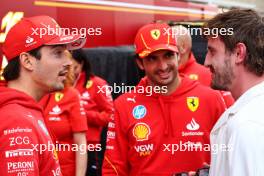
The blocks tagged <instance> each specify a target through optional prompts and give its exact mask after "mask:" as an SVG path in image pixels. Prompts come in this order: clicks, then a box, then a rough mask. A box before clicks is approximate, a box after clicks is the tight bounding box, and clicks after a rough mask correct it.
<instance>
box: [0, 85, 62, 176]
mask: <svg viewBox="0 0 264 176" xmlns="http://www.w3.org/2000/svg"><path fill="white" fill-rule="evenodd" d="M0 97H1V98H0V118H1V123H0V133H1V134H0V144H1V145H0V175H1V176H6V175H8V176H18V175H26V176H36V175H40V176H61V172H60V167H59V162H58V158H57V154H56V152H54V150H52V147H50V149H48V146H52V144H53V143H52V140H51V137H50V135H49V132H48V130H47V128H46V126H45V124H44V119H43V112H42V108H41V107H40V106H39V105H38V104H37V102H36V101H35V100H34V99H33V98H32V97H30V96H28V95H26V94H25V93H23V92H20V91H17V90H15V89H11V88H6V87H0ZM45 147H46V150H45ZM40 149H42V150H41V151H40Z"/></svg>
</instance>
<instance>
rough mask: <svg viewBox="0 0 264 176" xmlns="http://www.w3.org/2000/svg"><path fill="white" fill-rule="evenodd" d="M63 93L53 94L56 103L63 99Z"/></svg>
mask: <svg viewBox="0 0 264 176" xmlns="http://www.w3.org/2000/svg"><path fill="white" fill-rule="evenodd" d="M63 96H64V95H63V93H61V92H56V93H55V101H56V102H59V101H60V100H61V99H62V98H63Z"/></svg>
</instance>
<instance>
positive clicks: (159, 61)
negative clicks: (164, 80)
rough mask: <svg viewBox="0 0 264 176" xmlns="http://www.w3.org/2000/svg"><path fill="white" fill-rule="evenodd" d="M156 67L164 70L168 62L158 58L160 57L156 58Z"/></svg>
mask: <svg viewBox="0 0 264 176" xmlns="http://www.w3.org/2000/svg"><path fill="white" fill-rule="evenodd" d="M158 68H159V69H160V70H166V69H167V68H168V64H167V62H166V61H165V60H164V59H162V58H160V59H159V60H158Z"/></svg>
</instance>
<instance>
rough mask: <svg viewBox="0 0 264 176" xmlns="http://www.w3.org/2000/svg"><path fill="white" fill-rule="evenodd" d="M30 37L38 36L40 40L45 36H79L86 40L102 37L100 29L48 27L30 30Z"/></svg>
mask: <svg viewBox="0 0 264 176" xmlns="http://www.w3.org/2000/svg"><path fill="white" fill-rule="evenodd" d="M31 29H32V33H31V35H38V36H40V38H42V37H43V36H45V35H58V36H68V35H81V36H83V37H84V38H86V36H87V35H89V36H94V35H95V36H98V35H102V28H91V27H90V28H61V27H59V26H58V27H56V28H53V27H51V26H50V25H46V26H45V27H43V28H31Z"/></svg>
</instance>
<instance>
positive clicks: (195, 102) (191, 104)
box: [186, 97, 199, 112]
mask: <svg viewBox="0 0 264 176" xmlns="http://www.w3.org/2000/svg"><path fill="white" fill-rule="evenodd" d="M186 103H187V106H188V108H189V110H190V111H192V112H195V111H196V110H197V109H198V107H199V98H198V97H187V99H186Z"/></svg>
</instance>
